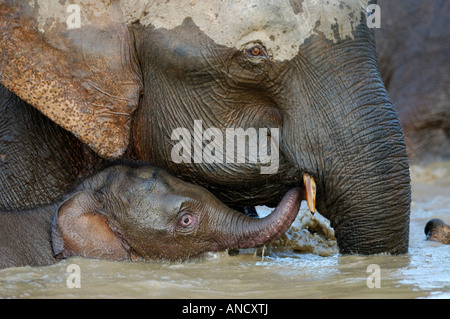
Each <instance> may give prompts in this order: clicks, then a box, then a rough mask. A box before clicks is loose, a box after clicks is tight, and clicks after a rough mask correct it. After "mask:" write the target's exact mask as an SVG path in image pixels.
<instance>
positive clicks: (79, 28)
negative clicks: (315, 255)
mask: <svg viewBox="0 0 450 319" xmlns="http://www.w3.org/2000/svg"><path fill="white" fill-rule="evenodd" d="M133 47H134V46H133V44H132V39H131V34H130V32H129V31H128V29H127V26H126V23H125V19H124V17H123V14H122V11H121V7H120V4H119V3H118V2H117V1H94V0H76V1H73V0H70V1H69V0H60V1H54V0H41V1H29V0H4V1H1V3H0V81H1V83H2V84H3V85H4V86H5V87H6V88H7V89H9V90H10V91H11V92H13V93H15V94H16V95H17V96H19V97H20V98H21V99H22V100H24V101H26V102H28V103H29V104H31V105H32V106H34V107H35V108H37V109H39V110H40V111H41V112H42V113H44V114H45V115H46V116H48V117H49V118H50V119H52V120H53V121H54V122H56V123H57V124H59V125H61V126H62V127H64V128H65V129H67V130H68V131H70V132H72V133H73V134H74V135H75V136H76V137H78V138H79V139H80V140H82V141H83V142H84V143H86V144H87V145H89V146H90V147H91V148H92V149H93V150H94V151H96V152H97V153H98V154H99V155H100V156H102V157H104V158H115V157H119V156H120V155H121V154H122V153H123V152H124V151H125V150H126V148H127V146H128V142H129V136H130V122H131V116H132V114H133V111H134V110H135V109H136V108H137V105H138V101H139V94H140V90H141V87H140V83H141V81H140V75H139V74H140V72H139V70H138V69H137V63H136V60H135V59H134V53H133V52H134V50H133Z"/></svg>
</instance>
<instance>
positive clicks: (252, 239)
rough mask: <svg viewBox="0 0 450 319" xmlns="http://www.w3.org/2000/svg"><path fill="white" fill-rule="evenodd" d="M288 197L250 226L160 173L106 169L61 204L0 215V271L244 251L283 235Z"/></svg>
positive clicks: (294, 197)
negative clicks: (81, 260)
mask: <svg viewBox="0 0 450 319" xmlns="http://www.w3.org/2000/svg"><path fill="white" fill-rule="evenodd" d="M301 196H302V194H301V190H300V189H298V188H297V189H292V190H290V191H289V192H287V194H286V195H285V196H284V198H283V199H282V200H281V202H280V204H279V205H278V206H277V208H275V210H274V211H273V212H272V213H271V214H270V215H268V216H266V217H265V218H252V217H249V216H246V215H244V214H242V213H240V212H237V211H234V210H232V209H230V208H228V207H227V206H225V205H224V204H222V203H221V202H220V201H218V200H217V199H216V198H215V197H214V196H213V195H212V194H211V193H210V192H209V191H207V190H206V189H204V188H202V187H200V186H197V185H193V184H189V183H186V182H184V181H182V180H180V179H177V178H175V177H173V176H172V175H170V174H169V173H167V172H166V171H164V170H161V169H158V168H154V167H149V166H147V165H145V166H144V165H137V166H134V167H130V166H123V165H115V166H112V167H109V168H107V169H105V170H103V171H101V172H100V173H98V174H96V175H94V176H93V177H91V178H89V179H87V180H85V181H84V182H83V183H82V184H80V185H79V186H78V187H77V188H76V189H75V190H74V191H73V192H72V194H70V195H68V196H67V197H66V198H65V199H64V200H62V202H60V203H55V204H52V205H50V206H47V207H43V208H38V209H35V210H32V211H27V212H0V243H1V245H0V268H4V267H11V266H24V265H46V264H51V263H53V262H55V261H57V260H58V259H61V258H65V257H69V256H82V257H89V258H100V259H107V260H120V261H130V260H131V261H135V260H160V259H163V260H170V261H182V260H186V259H191V258H197V257H202V256H203V255H204V254H205V253H206V252H209V251H223V250H226V249H228V248H252V247H257V246H261V245H263V244H265V243H267V242H270V241H272V240H274V239H275V238H277V237H278V236H279V235H281V234H283V233H284V232H285V231H286V230H287V229H288V228H289V226H290V225H291V224H292V222H293V221H294V219H295V217H296V216H297V213H298V210H299V202H300V197H301Z"/></svg>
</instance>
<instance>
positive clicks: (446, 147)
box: [375, 0, 450, 163]
mask: <svg viewBox="0 0 450 319" xmlns="http://www.w3.org/2000/svg"><path fill="white" fill-rule="evenodd" d="M378 4H379V5H380V8H381V28H380V29H377V30H376V32H375V34H376V40H377V51H378V57H379V65H380V72H381V75H382V77H383V80H384V83H385V85H386V88H387V90H388V93H389V96H390V97H391V99H392V101H393V103H394V106H395V109H396V111H397V112H398V113H399V119H400V124H401V126H402V128H403V131H404V134H405V136H406V145H407V149H408V155H409V158H410V160H411V161H413V162H414V163H426V162H429V161H433V160H439V159H444V160H449V159H450V72H449V70H450V59H449V52H450V41H449V39H450V29H449V27H448V26H449V23H450V3H449V2H448V1H443V0H409V1H407V2H403V1H390V0H380V1H378Z"/></svg>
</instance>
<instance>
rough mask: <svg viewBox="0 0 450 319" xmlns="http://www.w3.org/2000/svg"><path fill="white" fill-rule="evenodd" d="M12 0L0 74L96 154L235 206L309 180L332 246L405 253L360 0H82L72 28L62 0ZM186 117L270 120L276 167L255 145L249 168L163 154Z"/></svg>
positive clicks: (395, 158)
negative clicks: (143, 166)
mask: <svg viewBox="0 0 450 319" xmlns="http://www.w3.org/2000/svg"><path fill="white" fill-rule="evenodd" d="M16 2H17V1H15V2H14V5H12V4H11V3H12V2H11V1H4V2H3V4H2V5H1V9H0V10H1V11H2V15H1V17H2V21H1V23H0V42H1V43H0V44H1V51H0V54H1V56H2V60H1V62H0V63H1V65H0V72H1V73H0V76H1V81H2V83H3V84H4V85H5V87H7V88H8V89H9V90H11V91H13V92H14V93H16V94H17V95H18V96H19V97H20V98H22V99H24V100H26V101H27V102H28V103H30V104H32V105H33V106H35V107H36V108H38V109H39V110H41V111H42V112H43V113H44V114H46V115H47V116H48V117H50V118H51V119H52V120H53V121H55V122H56V123H58V124H60V125H61V126H63V127H64V128H66V129H67V130H69V131H71V132H72V133H73V134H74V135H75V136H77V137H78V138H79V139H80V140H81V141H83V142H84V143H86V144H87V145H89V146H90V147H91V148H92V149H93V150H94V151H96V152H97V153H98V154H99V155H101V156H102V157H104V158H117V157H121V156H122V157H129V156H131V157H134V158H138V159H141V160H145V161H148V162H150V163H152V164H155V165H158V166H163V167H165V168H167V169H168V170H169V171H171V172H172V173H174V174H175V175H177V176H178V177H181V178H183V179H187V180H189V181H193V182H194V183H197V184H200V185H203V186H205V187H207V188H208V189H209V190H211V191H212V193H213V194H214V195H216V196H217V197H218V198H219V200H221V201H223V202H224V203H225V204H227V205H229V206H230V207H238V206H243V205H245V206H249V205H258V204H265V205H268V206H275V205H276V203H278V201H279V200H280V199H281V197H282V196H283V195H284V194H285V193H287V192H288V191H289V190H290V189H292V188H294V187H300V188H302V189H305V188H306V191H304V192H303V193H304V194H305V193H306V194H309V193H310V191H311V190H312V189H313V188H314V185H315V188H316V189H317V198H316V204H314V200H315V199H314V196H309V201H308V202H309V204H310V205H311V210H314V209H315V206H317V209H318V210H319V211H320V213H321V214H322V215H324V216H325V217H327V218H328V219H330V221H331V226H332V227H334V229H335V234H336V238H337V242H338V246H339V248H340V251H341V252H342V253H362V254H372V253H380V252H389V253H394V254H395V253H405V252H407V249H408V237H409V236H408V233H409V211H410V178H409V166H408V160H407V156H406V150H405V143H404V139H403V135H402V131H401V129H400V126H399V122H398V119H397V117H396V114H395V112H394V109H393V107H392V103H391V101H390V99H389V97H388V95H387V93H386V90H385V88H384V86H383V82H382V80H381V78H380V75H379V72H378V67H377V57H376V50H375V40H374V34H373V30H371V29H370V28H369V27H368V26H367V23H366V17H367V13H366V8H367V6H368V5H369V3H368V2H367V1H360V0H345V1H337V0H329V1H316V0H303V1H296V0H284V1H273V0H263V1H261V0H258V1H256V0H255V1H253V0H252V1H240V2H237V1H227V0H223V1H212V0H205V1H198V2H195V3H191V2H187V1H145V0H123V1H120V2H119V1H111V2H100V3H98V2H95V3H94V2H92V3H90V1H89V0H80V1H77V3H78V4H77V5H76V7H75V8H78V10H79V11H78V12H81V14H80V15H79V17H80V20H79V21H78V22H79V23H75V22H77V21H75V22H74V21H72V20H70V19H71V17H72V15H74V16H75V17H76V12H77V11H76V10H75V11H73V13H72V12H71V11H70V10H69V12H68V3H67V1H66V2H64V1H59V2H58V3H55V2H54V1H47V0H40V1H35V2H30V4H29V1H23V2H22V3H21V4H20V5H17V3H16ZM50 3H52V5H51V6H50V5H49V4H50ZM71 3H72V2H71ZM195 123H200V124H201V125H198V126H201V127H202V128H205V129H211V130H210V131H208V132H209V133H211V132H215V133H217V132H222V133H223V134H225V133H224V132H225V131H226V130H227V129H229V128H236V129H237V128H241V129H243V130H248V129H254V130H255V131H257V132H260V129H267V130H269V131H270V132H272V129H277V131H275V130H274V131H273V132H274V133H273V134H268V139H269V140H270V141H271V143H272V145H275V146H279V149H278V147H276V148H274V150H275V151H276V152H275V153H273V154H277V161H278V165H277V167H276V170H275V171H274V172H271V174H261V170H260V169H261V167H262V166H263V165H262V164H261V163H262V161H258V160H257V161H256V162H255V161H253V162H252V161H250V157H251V156H250V155H251V150H252V146H249V148H248V150H246V151H244V152H243V153H244V154H245V159H246V161H244V163H239V162H238V163H236V162H227V161H223V162H221V163H220V162H215V161H205V160H203V161H202V160H199V157H197V158H193V159H192V160H190V161H184V162H177V161H174V159H173V156H172V155H173V149H174V147H176V145H177V141H176V140H174V139H173V138H172V137H173V133H174V132H175V131H177V130H179V129H180V128H181V129H182V131H183V129H186V130H189V129H192V128H193V127H194V129H195ZM191 131H192V130H191ZM177 132H179V131H177ZM183 132H185V131H183ZM205 132H206V131H205ZM275 133H276V134H275ZM193 135H194V137H193V139H194V140H196V141H198V140H199V139H200V142H201V143H200V144H201V145H203V144H205V141H204V139H205V134H202V136H201V137H200V138H198V136H196V135H195V132H194V134H193ZM210 135H211V134H210ZM216 136H220V134H216ZM222 136H223V135H222ZM191 137H192V135H191ZM266 137H267V136H266ZM260 140H261V137H260ZM278 142H279V143H278ZM202 143H203V144H202ZM219 144H220V143H219ZM194 148H195V145H194ZM189 149H190V146H189ZM271 154H272V153H271ZM214 155H217V153H216V152H214ZM194 157H195V156H194ZM304 176H308V177H307V178H305V179H304ZM304 180H305V181H308V183H309V185H312V186H306V187H305V186H304ZM310 181H315V183H310ZM309 195H311V194H309ZM302 199H303V198H302Z"/></svg>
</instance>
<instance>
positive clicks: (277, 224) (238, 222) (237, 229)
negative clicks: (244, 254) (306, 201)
mask: <svg viewBox="0 0 450 319" xmlns="http://www.w3.org/2000/svg"><path fill="white" fill-rule="evenodd" d="M302 195H303V192H302V191H301V189H300V188H294V189H291V190H290V191H288V192H287V193H286V195H285V196H284V197H283V199H282V200H281V201H280V203H279V204H278V206H277V207H276V208H275V209H274V211H273V212H272V213H271V214H270V215H268V216H266V217H264V218H252V217H249V216H247V215H244V214H242V213H239V212H236V211H232V212H231V214H228V215H227V216H228V217H227V220H226V221H223V222H221V223H220V225H221V226H219V229H217V232H218V234H217V238H223V240H222V239H221V240H219V241H218V242H220V245H218V247H217V248H216V250H217V251H220V250H224V249H227V248H241V249H245V248H253V247H258V246H262V245H264V244H265V243H268V242H270V241H272V240H274V239H276V238H277V237H278V236H280V235H281V234H283V233H284V232H286V231H287V230H288V228H289V227H290V226H291V225H292V223H293V222H294V220H295V218H296V217H297V214H298V211H299V209H300V203H301V200H302Z"/></svg>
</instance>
